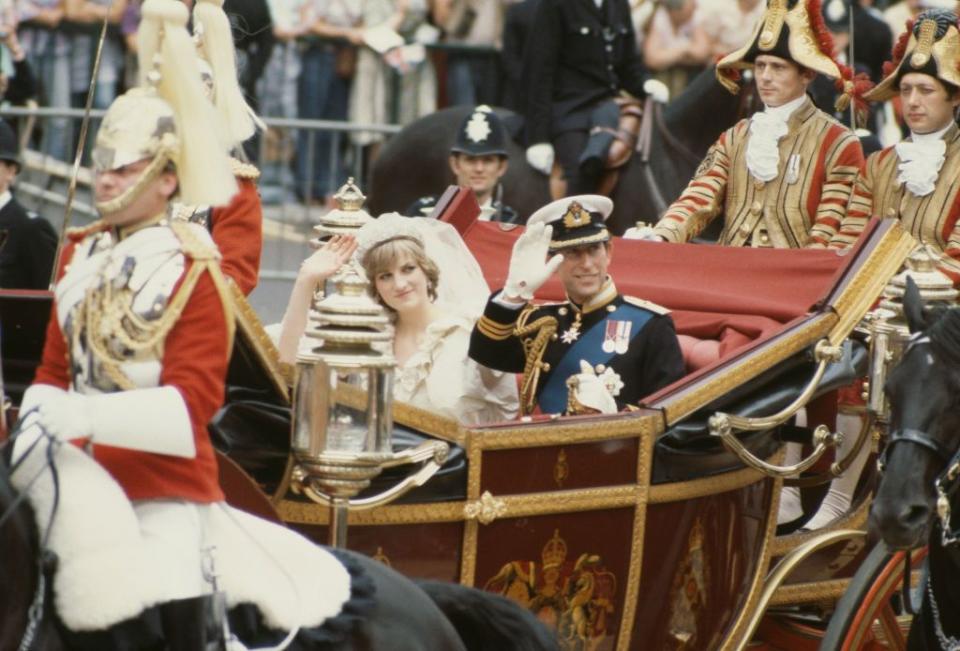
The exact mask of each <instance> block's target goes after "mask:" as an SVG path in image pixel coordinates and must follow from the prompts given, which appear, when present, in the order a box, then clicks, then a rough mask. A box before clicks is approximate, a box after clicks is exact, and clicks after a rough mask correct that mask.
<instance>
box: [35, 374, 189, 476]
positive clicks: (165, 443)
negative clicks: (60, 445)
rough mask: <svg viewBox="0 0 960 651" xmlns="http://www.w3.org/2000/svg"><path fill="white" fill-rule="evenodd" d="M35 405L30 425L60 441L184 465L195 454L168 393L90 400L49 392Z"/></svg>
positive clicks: (183, 413)
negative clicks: (83, 442)
mask: <svg viewBox="0 0 960 651" xmlns="http://www.w3.org/2000/svg"><path fill="white" fill-rule="evenodd" d="M35 386H36V385H35ZM54 389H55V387H54ZM31 390H32V387H31ZM56 391H59V393H57V392H56ZM24 397H25V398H26V395H25V396H24ZM37 404H39V410H38V414H37V419H36V422H37V423H38V424H39V425H40V426H41V427H42V428H43V429H45V430H46V431H47V432H48V433H49V434H50V435H52V436H53V437H55V438H57V439H59V440H61V441H70V440H73V439H85V438H92V439H93V442H94V443H98V444H100V445H111V446H114V447H119V448H126V449H128V450H138V451H141V452H152V453H154V454H167V455H171V456H176V457H185V458H187V459H191V458H193V457H195V456H196V453H197V451H196V443H195V441H194V438H193V426H192V425H191V423H190V414H189V413H188V412H187V405H186V403H185V402H184V400H183V396H182V395H181V394H180V392H179V391H178V390H177V389H175V388H173V387H169V386H165V387H153V388H149V389H132V390H129V391H117V392H115V393H100V394H90V395H86V394H82V393H76V392H74V391H60V390H59V389H55V391H45V392H44V393H43V395H42V397H41V399H40V400H39V401H38V402H37Z"/></svg>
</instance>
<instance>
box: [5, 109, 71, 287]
mask: <svg viewBox="0 0 960 651" xmlns="http://www.w3.org/2000/svg"><path fill="white" fill-rule="evenodd" d="M0 160H2V161H6V162H8V163H13V164H14V165H16V166H17V170H19V169H20V158H19V154H18V151H17V137H16V136H15V135H14V133H13V129H12V128H11V127H10V125H9V124H7V122H6V121H4V120H0ZM57 239H58V238H57V233H56V231H54V230H53V227H52V226H51V225H50V223H49V222H48V221H47V220H45V219H43V218H42V217H39V216H37V214H36V213H33V212H29V211H27V209H26V208H24V207H23V206H21V205H20V203H19V202H18V201H17V200H16V199H15V198H13V196H11V197H10V200H9V201H7V203H6V204H4V205H3V206H2V207H0V289H47V287H49V285H50V272H51V269H52V267H53V258H54V256H56V253H57Z"/></svg>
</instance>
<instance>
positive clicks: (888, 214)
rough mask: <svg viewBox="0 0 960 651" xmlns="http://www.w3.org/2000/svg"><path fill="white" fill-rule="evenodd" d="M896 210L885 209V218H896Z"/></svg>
mask: <svg viewBox="0 0 960 651" xmlns="http://www.w3.org/2000/svg"><path fill="white" fill-rule="evenodd" d="M896 216H897V209H896V208H887V217H896Z"/></svg>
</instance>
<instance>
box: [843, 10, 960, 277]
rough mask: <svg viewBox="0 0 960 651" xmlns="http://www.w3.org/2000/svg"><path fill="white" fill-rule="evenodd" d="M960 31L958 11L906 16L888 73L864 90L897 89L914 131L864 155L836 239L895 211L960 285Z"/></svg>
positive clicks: (851, 236)
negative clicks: (910, 18) (959, 121)
mask: <svg viewBox="0 0 960 651" xmlns="http://www.w3.org/2000/svg"><path fill="white" fill-rule="evenodd" d="M958 42H960V32H958V26H957V15H956V14H955V13H953V12H951V11H949V10H946V9H931V10H928V11H925V12H923V13H922V14H920V15H919V16H917V18H916V21H911V22H909V23H907V30H906V31H905V32H904V33H903V34H902V35H901V36H900V39H899V42H898V44H897V47H896V48H894V60H893V61H892V62H890V63H888V64H887V66H886V69H887V71H888V74H887V76H886V78H885V79H884V80H883V81H882V82H880V84H879V85H877V87H876V88H874V89H873V90H872V91H870V93H868V94H867V95H866V98H867V99H870V100H876V101H883V100H888V99H892V98H894V97H896V96H898V95H899V97H900V100H901V102H902V106H903V118H904V120H905V121H906V123H907V126H908V127H909V128H910V137H909V138H907V139H906V140H904V141H903V142H900V143H897V144H896V145H893V146H891V147H887V148H886V149H883V150H882V151H879V152H877V153H875V154H873V155H871V156H870V158H868V159H867V163H866V167H865V170H864V172H863V173H862V174H861V175H860V177H859V178H858V179H857V183H856V185H855V186H854V190H853V197H852V198H851V199H850V206H849V208H848V210H847V217H846V219H845V220H844V222H843V226H842V227H841V229H840V233H839V234H838V235H837V236H836V237H835V238H834V240H833V242H832V245H833V246H835V247H838V248H842V247H846V246H849V245H851V244H852V243H853V242H854V241H856V239H857V237H858V236H859V235H860V233H861V231H862V230H863V227H864V225H865V224H866V222H867V220H868V219H869V218H870V217H871V216H874V215H878V216H880V217H893V218H896V219H899V220H900V221H901V222H903V225H904V227H905V228H906V229H907V230H908V231H910V233H911V234H912V235H913V236H914V237H916V238H917V239H918V240H920V242H922V243H925V244H930V245H932V246H933V247H935V248H936V249H937V250H938V251H939V252H940V253H941V256H942V257H941V258H940V265H939V267H940V269H941V271H943V272H944V273H945V274H947V275H948V276H950V278H952V279H953V281H954V284H955V285H960V224H958V218H960V130H958V129H957V125H956V122H955V120H954V115H955V112H956V109H957V106H960V45H958Z"/></svg>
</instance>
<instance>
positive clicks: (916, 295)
mask: <svg viewBox="0 0 960 651" xmlns="http://www.w3.org/2000/svg"><path fill="white" fill-rule="evenodd" d="M903 315H904V316H905V317H906V318H907V325H908V326H910V332H911V333H914V332H920V331H921V330H924V329H926V327H927V318H926V314H924V312H923V299H922V298H921V297H920V288H919V287H917V283H915V282H913V278H911V277H909V276H907V289H906V291H905V292H904V293H903Z"/></svg>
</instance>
